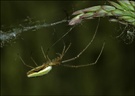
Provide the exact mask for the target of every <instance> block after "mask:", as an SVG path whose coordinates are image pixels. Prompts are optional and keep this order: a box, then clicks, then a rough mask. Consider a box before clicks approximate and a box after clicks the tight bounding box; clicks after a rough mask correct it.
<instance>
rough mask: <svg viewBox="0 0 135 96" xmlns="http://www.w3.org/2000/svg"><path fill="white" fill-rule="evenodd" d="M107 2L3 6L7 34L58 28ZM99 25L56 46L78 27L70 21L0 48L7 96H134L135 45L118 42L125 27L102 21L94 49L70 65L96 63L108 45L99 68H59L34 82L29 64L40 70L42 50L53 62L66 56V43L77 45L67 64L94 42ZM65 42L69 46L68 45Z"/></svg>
mask: <svg viewBox="0 0 135 96" xmlns="http://www.w3.org/2000/svg"><path fill="white" fill-rule="evenodd" d="M105 3H106V2H101V1H100V2H94V1H1V29H2V30H4V31H7V30H11V29H12V28H15V27H18V26H19V27H20V26H21V27H23V26H31V25H38V24H39V23H42V22H45V23H48V24H50V23H54V22H57V21H61V20H64V19H66V18H68V17H69V18H72V17H73V16H71V14H72V13H73V12H74V11H76V10H79V9H83V8H87V7H90V6H93V5H98V4H101V5H102V4H105ZM97 24H98V18H96V19H93V20H84V21H83V22H81V23H80V24H78V25H76V27H75V28H73V30H72V31H71V32H70V33H69V34H68V35H66V36H65V37H64V38H63V39H62V40H60V41H59V42H58V43H56V44H55V46H53V47H50V46H51V45H52V44H54V43H55V41H56V40H58V39H59V38H60V37H61V36H62V35H63V34H64V33H66V32H67V31H68V30H69V29H70V28H72V26H69V25H68V22H65V23H61V24H58V25H55V26H51V27H46V28H39V29H36V30H29V31H26V32H22V33H21V34H19V35H18V36H17V37H16V39H14V40H12V41H9V42H10V43H7V44H5V46H3V47H2V48H0V50H1V52H0V54H1V57H0V58H1V59H0V62H1V95H107V96H110V95H128V96H129V95H134V81H135V80H134V75H135V74H134V64H135V61H134V58H135V51H134V43H135V42H133V43H132V44H125V43H124V42H123V41H122V40H120V39H116V36H117V35H118V34H120V33H121V31H122V28H123V26H121V25H120V24H116V23H111V22H109V21H108V18H107V17H106V18H101V19H100V24H99V28H98V32H97V35H96V37H95V39H94V41H93V43H92V44H91V45H90V46H89V48H88V49H87V50H86V51H85V52H84V53H83V54H82V55H81V56H80V57H79V58H78V59H76V60H74V61H71V62H68V63H66V64H71V65H79V64H88V63H91V62H94V61H95V60H96V58H97V56H98V54H99V52H100V50H101V47H102V44H103V42H106V45H105V48H104V50H103V53H102V55H101V57H100V59H99V60H98V62H97V64H96V65H93V66H88V67H82V68H77V69H74V68H68V67H64V66H53V68H52V70H51V71H50V72H49V73H48V74H46V75H44V76H41V77H36V78H28V77H27V75H26V73H27V71H29V70H30V68H28V67H27V66H25V65H24V64H23V63H22V62H21V60H20V58H19V55H20V56H21V57H22V59H23V60H24V62H25V63H26V64H28V65H31V66H36V65H35V64H34V63H33V61H32V60H31V57H32V58H33V59H34V60H35V61H36V62H37V64H38V65H41V64H43V63H44V62H45V59H44V57H43V54H42V51H41V46H42V47H43V48H44V50H45V51H47V49H48V48H50V50H49V51H48V56H49V57H50V59H54V58H56V57H57V56H58V55H57V54H56V53H61V52H62V50H63V46H64V43H65V45H66V46H68V45H69V43H72V44H71V47H70V49H69V50H68V52H67V53H66V54H65V57H64V58H63V60H66V59H68V58H72V57H75V56H76V55H77V54H78V53H79V52H80V51H82V50H83V48H84V47H85V46H86V45H87V44H88V42H89V41H90V40H91V38H92V36H93V34H94V32H95V29H96V27H97ZM63 42H64V43H63Z"/></svg>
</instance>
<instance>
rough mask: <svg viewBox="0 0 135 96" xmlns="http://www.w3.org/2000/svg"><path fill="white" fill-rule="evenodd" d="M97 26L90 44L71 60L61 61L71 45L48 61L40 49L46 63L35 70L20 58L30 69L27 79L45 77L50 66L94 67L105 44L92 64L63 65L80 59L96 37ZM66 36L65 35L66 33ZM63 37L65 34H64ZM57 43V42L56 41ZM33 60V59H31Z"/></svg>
mask: <svg viewBox="0 0 135 96" xmlns="http://www.w3.org/2000/svg"><path fill="white" fill-rule="evenodd" d="M98 26H99V23H98V25H97V28H96V30H95V33H94V35H93V37H92V39H91V40H90V42H89V43H88V44H87V45H86V47H85V48H84V49H83V50H82V51H81V52H80V53H79V54H78V55H77V56H75V57H73V58H70V59H67V60H62V59H63V57H64V55H65V54H66V52H67V51H68V49H69V48H70V46H71V43H70V44H69V45H68V47H67V48H66V46H64V48H63V51H62V53H61V54H60V53H57V54H58V55H59V56H58V57H56V58H55V59H52V60H51V59H50V58H49V57H48V56H46V55H45V52H44V50H43V48H42V47H41V51H42V53H43V55H44V58H45V59H46V60H47V61H46V63H43V64H42V65H40V66H37V67H35V68H33V67H31V66H29V65H27V64H25V62H24V61H23V59H22V58H21V57H20V56H19V57H20V59H21V61H22V62H23V64H24V65H26V66H28V67H31V68H32V69H31V70H30V71H28V72H27V77H37V76H42V75H45V74H47V73H48V72H49V71H50V70H51V69H52V66H54V65H62V66H66V67H72V68H78V67H86V66H90V65H94V64H96V63H97V61H98V60H99V58H100V56H101V54H102V52H103V49H104V46H105V42H104V43H103V45H102V48H101V51H100V53H99V55H98V57H97V59H96V60H95V62H93V63H89V64H85V65H65V64H63V63H67V62H70V61H73V60H75V59H77V58H79V57H80V55H81V54H82V53H83V52H84V51H85V50H86V49H87V48H88V47H89V46H90V45H91V43H92V42H93V40H94V38H95V36H96V33H97V30H98ZM66 34H67V33H66ZM64 35H65V34H64ZM56 42H57V41H56ZM32 60H33V59H32ZM33 62H34V63H35V64H36V62H35V61H34V60H33ZM36 65H37V64H36Z"/></svg>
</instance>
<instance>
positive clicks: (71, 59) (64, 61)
mask: <svg viewBox="0 0 135 96" xmlns="http://www.w3.org/2000/svg"><path fill="white" fill-rule="evenodd" d="M99 21H100V19H99ZM98 27H99V22H98V24H97V27H96V30H95V33H94V35H93V37H92V39H91V40H90V42H89V43H88V44H87V46H86V47H85V48H84V49H83V50H82V51H81V52H80V53H79V54H78V55H77V56H76V57H73V58H70V59H67V60H63V61H62V62H61V63H66V62H69V61H73V60H75V59H77V58H79V57H80V55H81V54H82V53H83V52H84V51H85V50H86V49H87V48H88V47H89V46H90V45H91V43H92V42H93V40H94V38H95V36H96V34H97V30H98Z"/></svg>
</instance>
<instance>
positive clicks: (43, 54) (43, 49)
mask: <svg viewBox="0 0 135 96" xmlns="http://www.w3.org/2000/svg"><path fill="white" fill-rule="evenodd" d="M41 51H42V53H43V55H44V58H45V60H47V56H46V55H45V52H44V49H43V47H42V46H41Z"/></svg>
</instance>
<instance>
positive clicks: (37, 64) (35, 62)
mask: <svg viewBox="0 0 135 96" xmlns="http://www.w3.org/2000/svg"><path fill="white" fill-rule="evenodd" d="M31 60H32V61H33V62H34V64H35V65H36V66H38V64H37V63H36V61H35V60H34V59H33V58H32V57H31Z"/></svg>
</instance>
